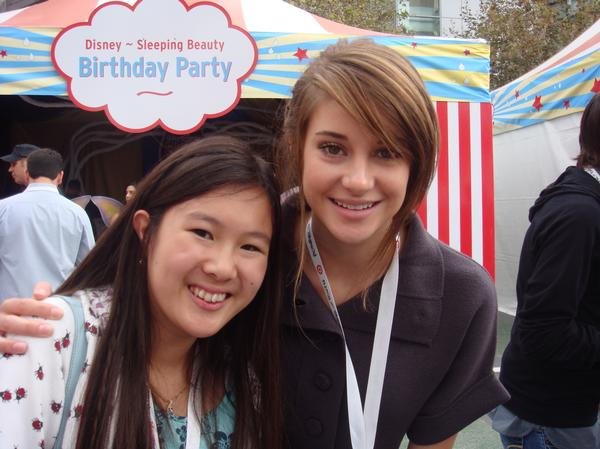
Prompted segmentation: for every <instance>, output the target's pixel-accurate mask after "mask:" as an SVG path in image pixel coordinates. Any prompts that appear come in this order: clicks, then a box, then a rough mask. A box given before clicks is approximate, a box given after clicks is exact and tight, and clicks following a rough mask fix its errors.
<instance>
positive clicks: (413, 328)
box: [282, 210, 508, 449]
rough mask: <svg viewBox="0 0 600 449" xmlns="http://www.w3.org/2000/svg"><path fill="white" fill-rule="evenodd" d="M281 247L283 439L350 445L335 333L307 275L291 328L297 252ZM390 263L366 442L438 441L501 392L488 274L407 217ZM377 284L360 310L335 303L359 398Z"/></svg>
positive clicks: (358, 304) (326, 448) (386, 446)
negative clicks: (383, 352)
mask: <svg viewBox="0 0 600 449" xmlns="http://www.w3.org/2000/svg"><path fill="white" fill-rule="evenodd" d="M287 214H288V219H289V220H293V217H290V216H289V210H288V211H287ZM290 223H292V222H288V224H290ZM292 227H293V226H289V227H288V229H290V228H292ZM288 245H289V248H288V251H289V255H288V257H287V261H288V263H289V266H288V267H287V268H288V270H289V272H290V277H289V278H288V286H287V287H288V288H287V291H288V297H287V298H285V305H284V314H283V338H284V341H283V348H282V351H283V370H284V382H283V384H284V388H285V407H286V409H285V411H286V416H285V418H286V435H287V443H288V446H289V447H290V448H293V449H313V448H319V449H351V443H350V436H349V428H348V417H347V416H348V412H347V405H346V386H345V368H344V367H345V357H344V346H343V340H342V337H341V334H340V331H339V329H338V326H337V324H336V322H335V321H334V318H333V316H332V314H331V312H330V311H329V309H328V308H327V306H326V305H325V304H324V303H323V301H322V300H321V299H320V298H319V296H318V294H317V292H316V291H315V290H314V289H313V287H312V285H311V284H310V282H309V281H308V279H307V278H304V279H303V280H302V284H301V288H300V292H299V295H298V297H297V298H296V300H295V303H296V311H297V316H298V319H299V321H300V323H301V324H302V329H301V328H300V327H299V325H298V322H297V321H296V318H295V316H294V310H293V306H292V305H293V300H292V298H291V297H290V295H291V292H292V285H293V280H292V279H293V273H294V270H295V265H294V261H295V260H296V255H295V254H294V252H293V250H292V249H291V248H292V246H291V242H288ZM399 261H400V272H399V287H398V295H397V303H396V307H395V313H394V323H393V329H392V340H391V343H390V348H389V356H388V364H387V374H386V378H385V383H384V388H383V397H382V402H381V409H380V415H379V425H378V432H377V438H376V441H375V449H390V448H397V447H399V445H400V442H401V440H402V438H403V437H404V435H405V434H408V437H409V438H410V439H411V440H412V441H414V442H416V443H418V444H423V445H424V444H433V443H436V442H439V441H442V440H444V439H446V438H448V437H450V436H451V435H453V434H455V433H456V432H458V431H459V430H461V429H462V428H464V427H465V426H467V425H468V424H469V423H471V422H472V421H474V420H475V419H477V418H478V417H480V416H481V415H483V414H485V413H487V412H488V411H490V410H491V409H493V408H494V407H495V406H497V405H498V404H501V403H503V402H504V401H506V400H507V399H508V394H507V393H506V391H505V390H504V388H503V387H502V386H501V385H500V383H499V382H498V380H497V379H496V377H495V376H494V374H493V373H492V363H493V359H494V351H495V343H496V295H495V289H494V285H493V283H492V281H491V279H490V277H489V275H488V274H487V272H486V271H485V270H484V269H483V268H482V267H481V266H479V265H478V264H476V263H475V262H474V261H472V260H471V259H469V258H467V257H465V256H464V255H462V254H460V253H458V252H456V251H454V250H453V249H450V248H449V247H448V246H446V245H444V244H442V243H441V242H439V241H438V240H436V239H435V238H433V237H432V236H430V235H429V234H428V233H427V232H426V231H425V229H424V228H423V226H422V224H421V222H420V220H419V219H418V218H417V217H416V216H414V217H413V218H412V219H411V221H410V224H409V226H408V232H407V236H406V240H405V243H404V246H403V249H402V251H401V254H400V259H399ZM380 289H381V281H379V282H377V283H376V284H375V285H373V286H372V288H371V291H370V294H369V298H368V304H369V311H365V310H364V309H363V307H362V299H361V298H360V297H357V298H354V299H351V300H350V301H348V302H346V303H345V304H343V305H342V306H341V307H339V313H340V316H341V319H342V322H343V325H344V331H345V333H346V336H347V339H348V346H349V350H350V354H351V357H352V360H353V363H354V366H355V369H356V372H357V377H358V382H359V388H360V390H361V395H362V398H363V401H364V395H365V391H366V382H367V377H368V370H369V363H370V355H371V350H372V345H373V339H374V332H375V322H376V316H377V306H378V302H379V293H380Z"/></svg>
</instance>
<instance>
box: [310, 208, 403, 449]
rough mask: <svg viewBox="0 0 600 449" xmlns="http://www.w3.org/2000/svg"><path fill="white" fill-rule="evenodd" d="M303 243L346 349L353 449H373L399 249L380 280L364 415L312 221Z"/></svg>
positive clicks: (394, 300)
mask: <svg viewBox="0 0 600 449" xmlns="http://www.w3.org/2000/svg"><path fill="white" fill-rule="evenodd" d="M306 244H307V245H308V252H309V254H310V257H311V259H312V263H313V265H314V267H315V271H316V272H317V275H318V277H319V280H320V282H321V286H322V287H323V291H324V292H325V296H326V297H327V302H328V303H329V307H330V308H331V312H332V313H333V316H334V317H335V319H336V320H337V322H338V324H339V326H340V330H341V332H342V337H343V339H344V347H345V349H346V390H347V402H348V421H349V426H350V439H351V440H352V448H353V449H373V447H374V445H375V435H376V433H377V420H378V419H379V406H380V404H381V394H382V391H383V381H384V378H385V367H386V364H387V357H388V350H389V345H390V337H391V335H392V322H393V321H394V307H395V305H396V293H397V290H398V246H397V247H396V252H395V253H394V258H393V259H392V263H391V265H390V267H389V269H388V271H387V273H386V274H385V277H384V278H383V284H382V286H381V296H380V299H379V310H378V312H377V324H376V326H375V339H374V341H373V353H372V355H371V366H370V367H369V379H368V381H367V394H366V396H365V407H364V412H363V410H362V404H361V399H360V391H359V389H358V381H357V379H356V372H355V371H354V365H353V363H352V358H351V357H350V352H349V351H348V344H347V343H346V335H345V333H344V328H343V326H342V320H340V315H339V313H338V310H337V306H336V304H335V299H334V297H333V291H332V290H331V286H330V284H329V280H328V279H327V274H326V273H325V267H324V266H323V261H322V260H321V256H320V255H319V250H318V249H317V243H316V242H315V240H314V238H313V233H312V219H309V220H308V223H306Z"/></svg>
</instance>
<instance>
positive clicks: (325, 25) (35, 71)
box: [0, 0, 489, 101]
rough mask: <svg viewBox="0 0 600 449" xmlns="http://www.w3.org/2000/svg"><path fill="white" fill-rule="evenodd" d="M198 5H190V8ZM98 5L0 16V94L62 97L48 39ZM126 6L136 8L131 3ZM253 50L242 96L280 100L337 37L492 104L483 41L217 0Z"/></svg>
mask: <svg viewBox="0 0 600 449" xmlns="http://www.w3.org/2000/svg"><path fill="white" fill-rule="evenodd" d="M198 2H199V0H187V1H186V3H187V4H188V5H193V4H195V3H198ZM103 3H106V1H103V0H77V1H76V2H74V1H72V0H47V1H46V2H43V3H40V4H37V5H33V6H30V7H28V8H24V9H22V10H18V11H11V12H7V13H4V14H0V95H66V85H65V82H64V81H63V79H62V78H61V77H60V76H59V75H58V73H56V71H55V70H54V67H53V66H52V62H51V59H50V47H51V45H52V40H53V39H54V37H55V36H56V35H57V34H58V32H59V31H60V30H61V29H62V28H64V27H66V26H68V25H70V24H73V23H76V22H85V21H87V20H88V17H89V14H90V13H91V12H92V11H93V10H94V8H96V7H97V6H99V5H101V4H103ZM125 3H129V4H134V3H135V1H134V0H126V1H125ZM213 3H217V4H219V5H221V6H223V7H224V8H225V9H226V10H227V12H228V13H229V14H230V16H231V19H232V22H233V23H234V24H236V25H238V26H241V27H242V28H244V29H246V30H248V31H249V32H250V33H251V35H252V37H253V38H254V39H255V41H256V43H257V46H258V53H259V55H258V57H259V59H258V64H257V66H256V69H255V70H254V72H253V73H252V75H251V76H250V78H249V79H247V80H246V81H245V82H244V84H243V89H242V97H244V98H285V97H288V96H289V95H290V92H291V88H292V86H293V85H294V83H295V82H296V80H297V79H298V77H299V76H300V74H301V73H302V71H303V70H304V69H305V67H306V65H307V63H308V62H310V60H311V58H313V57H314V56H316V55H317V54H318V53H319V52H320V51H321V50H323V49H324V48H325V47H327V46H328V45H329V44H331V43H332V42H335V41H336V40H337V39H338V38H340V37H350V38H352V37H356V36H367V35H368V36H370V37H372V38H373V39H374V40H375V41H377V42H379V43H381V44H384V45H386V46H389V47H392V48H394V49H396V50H398V51H399V52H400V53H402V54H403V55H404V56H406V57H407V58H408V59H409V60H410V61H411V62H412V63H413V65H414V66H415V67H417V69H418V70H419V72H420V73H421V76H422V77H423V79H424V80H425V82H426V83H427V87H428V89H429V92H430V93H431V95H432V97H433V98H434V99H437V100H453V101H489V93H488V72H489V48H488V46H487V44H485V43H484V42H483V41H478V40H455V39H442V38H419V37H406V36H404V37H402V36H390V35H381V34H378V33H376V32H373V31H368V30H361V29H359V28H354V27H350V26H346V25H342V24H339V23H336V22H332V21H330V20H326V19H323V18H321V17H318V16H315V15H314V14H310V13H308V12H306V11H304V10H302V9H299V8H296V7H295V6H292V5H290V4H288V3H285V2H284V1H281V0H216V1H214V2H213Z"/></svg>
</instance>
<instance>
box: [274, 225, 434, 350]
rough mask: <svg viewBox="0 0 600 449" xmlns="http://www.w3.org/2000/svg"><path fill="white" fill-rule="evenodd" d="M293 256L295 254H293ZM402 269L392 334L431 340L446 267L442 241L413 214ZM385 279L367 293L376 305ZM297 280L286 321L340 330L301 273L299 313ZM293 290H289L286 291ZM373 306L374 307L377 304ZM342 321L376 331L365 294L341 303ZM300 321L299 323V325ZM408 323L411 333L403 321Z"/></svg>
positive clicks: (288, 300) (304, 326)
mask: <svg viewBox="0 0 600 449" xmlns="http://www.w3.org/2000/svg"><path fill="white" fill-rule="evenodd" d="M294 257H295V255H294ZM399 265H400V268H399V270H400V273H399V279H398V292H397V295H396V308H395V312H394V324H393V327H392V336H396V337H399V338H403V339H404V338H407V339H409V340H413V341H416V342H421V343H425V344H428V343H430V342H431V340H432V339H433V337H434V336H435V334H436V333H437V327H438V324H439V318H440V315H441V299H442V295H443V290H444V268H443V259H442V253H441V250H440V247H439V242H438V241H437V240H436V239H434V238H433V237H432V236H430V235H429V234H428V233H427V231H426V230H425V229H424V227H423V225H422V223H421V221H420V219H419V218H418V217H417V216H416V215H414V216H413V217H412V218H411V219H410V220H409V223H408V226H407V233H406V239H405V242H404V246H403V248H402V251H401V252H400V258H399ZM381 283H382V280H379V281H378V282H376V283H375V284H374V285H373V286H372V287H371V291H370V293H369V304H371V305H374V306H377V305H378V303H379V294H380V291H381ZM292 289H293V284H292V285H291V286H289V288H288V289H287V291H286V295H285V298H286V301H285V304H284V307H283V316H282V320H283V324H284V325H286V326H290V327H296V328H298V327H302V329H305V330H309V329H312V330H321V331H326V332H333V333H336V334H340V335H341V332H340V329H339V326H338V324H337V322H336V320H335V318H334V317H333V314H332V313H331V311H330V310H329V307H328V306H327V305H326V304H325V303H324V302H323V300H322V299H321V298H320V296H319V295H318V294H317V292H316V291H315V289H314V288H313V286H312V285H311V284H310V281H309V280H308V278H306V276H303V277H302V283H301V286H300V290H299V293H298V295H297V297H296V301H295V303H296V307H295V310H296V315H297V319H296V316H294V307H293V305H294V302H293V301H292V299H291V294H290V293H291V291H292ZM288 292H289V293H288ZM373 309H375V310H376V308H375V307H373ZM338 310H339V313H340V316H341V318H342V320H343V322H344V327H345V328H349V329H356V330H364V331H368V332H373V329H374V328H375V322H376V319H377V314H376V313H364V311H363V310H362V299H361V298H360V297H355V298H353V299H351V300H350V301H348V302H346V303H344V304H343V305H342V306H340V307H339V309H338ZM299 323H300V325H301V326H299ZM405 326H408V327H409V328H410V329H409V331H410V332H411V333H412V335H413V336H412V337H410V336H409V335H408V334H407V330H406V329H403V327H405Z"/></svg>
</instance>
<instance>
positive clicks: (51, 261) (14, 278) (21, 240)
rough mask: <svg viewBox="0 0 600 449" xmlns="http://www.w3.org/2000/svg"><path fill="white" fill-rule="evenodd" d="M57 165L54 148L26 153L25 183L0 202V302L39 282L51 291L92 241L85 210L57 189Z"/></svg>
mask: <svg viewBox="0 0 600 449" xmlns="http://www.w3.org/2000/svg"><path fill="white" fill-rule="evenodd" d="M62 167H63V161H62V157H61V155H60V154H59V153H57V152H56V151H54V150H50V149H47V148H44V149H38V150H36V151H34V152H32V153H31V154H30V155H29V156H28V158H27V171H28V173H29V185H28V186H27V188H26V189H25V191H24V192H23V193H19V194H17V195H13V196H11V197H8V198H5V199H3V200H0V302H2V301H3V300H4V299H6V298H9V297H25V296H27V295H28V294H30V293H31V291H32V289H33V286H34V285H35V283H36V282H37V281H40V280H45V281H48V282H49V283H50V285H51V286H52V289H56V288H57V287H58V286H59V285H60V284H61V283H62V282H63V281H64V280H65V279H66V277H67V276H68V275H69V274H70V273H71V271H73V268H74V267H75V266H76V265H78V264H79V263H80V262H81V261H82V260H83V258H84V257H85V256H86V255H87V253H88V252H89V250H90V249H91V248H92V246H93V245H94V234H93V233H92V226H91V224H90V220H89V218H88V216H87V214H86V213H85V211H84V210H83V209H82V208H81V207H80V206H78V205H77V204H75V203H73V202H72V201H70V200H68V199H67V198H65V197H63V196H62V195H60V193H59V192H58V188H57V187H58V186H59V185H60V183H61V182H62V177H63V171H62Z"/></svg>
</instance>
